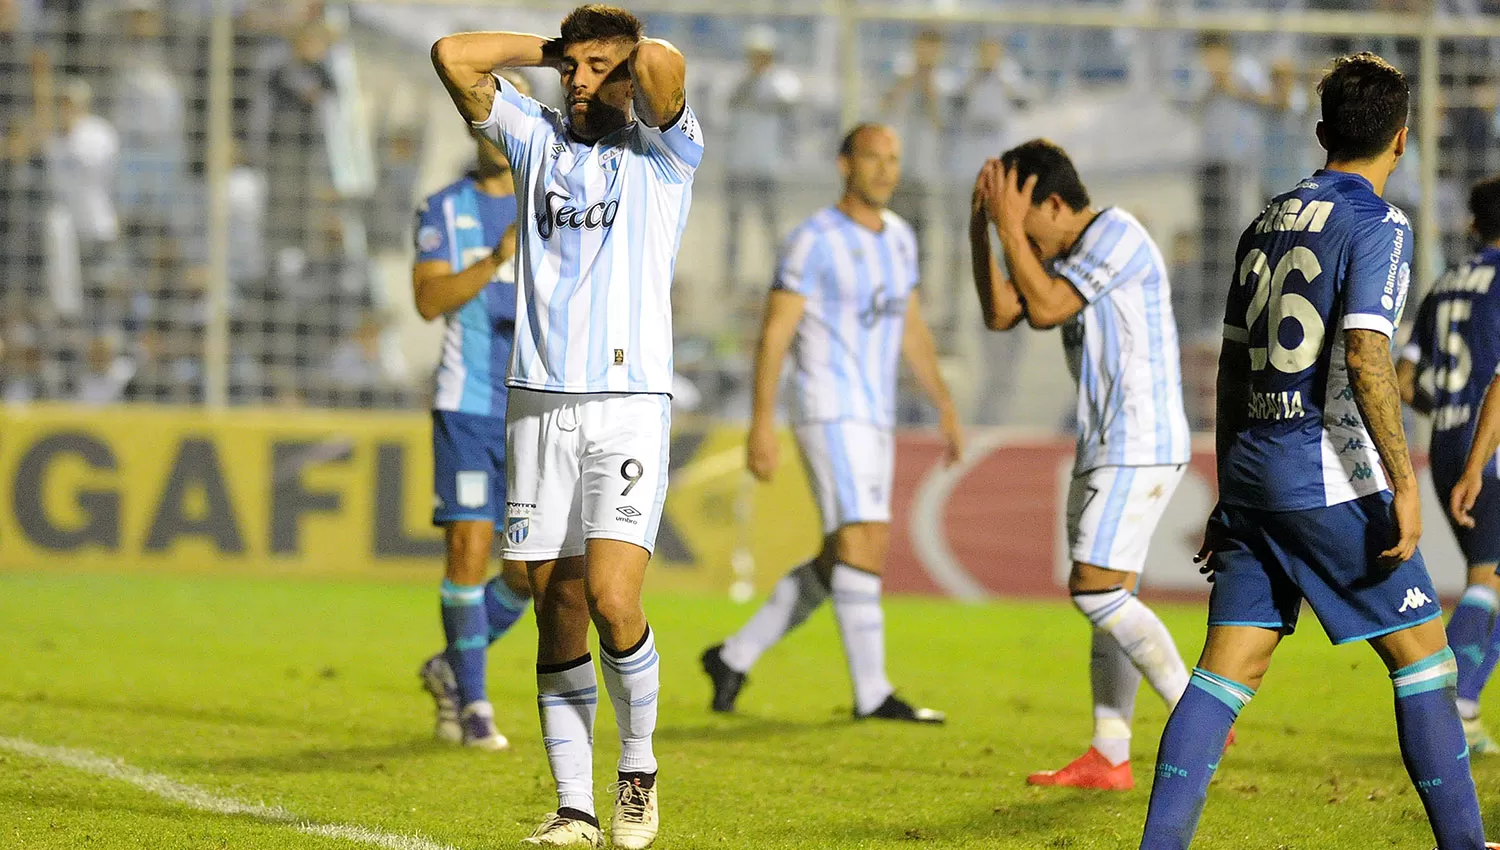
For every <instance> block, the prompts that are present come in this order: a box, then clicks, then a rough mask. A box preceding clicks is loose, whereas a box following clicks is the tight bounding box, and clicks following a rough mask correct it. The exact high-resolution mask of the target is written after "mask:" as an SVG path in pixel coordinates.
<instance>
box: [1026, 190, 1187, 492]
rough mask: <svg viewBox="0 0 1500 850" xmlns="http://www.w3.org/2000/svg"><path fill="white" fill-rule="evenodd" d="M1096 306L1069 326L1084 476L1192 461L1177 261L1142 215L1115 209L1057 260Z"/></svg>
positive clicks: (1055, 268) (1058, 271)
mask: <svg viewBox="0 0 1500 850" xmlns="http://www.w3.org/2000/svg"><path fill="white" fill-rule="evenodd" d="M1052 273H1053V274H1055V275H1057V276H1059V277H1062V278H1063V279H1065V280H1067V281H1068V282H1069V283H1071V284H1073V286H1074V288H1076V289H1077V290H1078V294H1080V295H1082V296H1083V300H1084V301H1085V302H1087V304H1088V306H1086V307H1084V308H1083V310H1082V311H1080V312H1079V313H1078V315H1076V316H1074V317H1073V318H1072V319H1070V320H1069V321H1068V322H1067V324H1065V325H1063V329H1062V330H1063V348H1064V350H1065V351H1066V352H1067V356H1068V368H1069V369H1070V370H1071V371H1072V373H1073V379H1074V380H1076V381H1077V382H1078V457H1077V461H1076V466H1075V473H1076V472H1087V471H1088V470H1090V469H1094V468H1095V467H1100V466H1158V465H1163V464H1178V463H1187V461H1188V457H1189V455H1190V453H1191V450H1192V446H1191V437H1190V434H1189V431H1188V421H1187V414H1186V413H1185V412H1184V411H1183V406H1182V356H1181V354H1180V353H1179V350H1178V344H1177V321H1176V320H1175V319H1174V318H1173V316H1172V288H1171V284H1170V283H1168V281H1167V267H1166V263H1165V262H1163V260H1162V256H1161V251H1159V250H1157V247H1156V243H1155V242H1154V241H1152V239H1151V234H1149V233H1147V232H1146V228H1144V227H1142V226H1141V223H1140V222H1139V221H1136V220H1135V217H1134V216H1132V215H1131V214H1130V213H1127V212H1125V211H1124V210H1120V209H1116V208H1114V207H1110V208H1108V209H1106V210H1104V211H1103V212H1101V213H1099V215H1098V216H1096V217H1095V218H1094V220H1093V221H1092V222H1090V223H1089V226H1088V227H1087V228H1085V229H1084V231H1083V234H1082V235H1081V236H1079V237H1078V242H1077V243H1076V244H1074V245H1073V247H1072V248H1071V249H1070V250H1069V251H1068V253H1066V254H1064V255H1063V256H1061V257H1059V258H1058V259H1057V260H1055V261H1054V262H1053V264H1052Z"/></svg>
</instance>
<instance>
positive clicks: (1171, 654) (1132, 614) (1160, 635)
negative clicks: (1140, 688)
mask: <svg viewBox="0 0 1500 850" xmlns="http://www.w3.org/2000/svg"><path fill="white" fill-rule="evenodd" d="M1073 604H1074V605H1075V606H1077V608H1078V610H1079V611H1082V612H1083V615H1084V616H1085V617H1088V618H1089V622H1091V623H1093V624H1094V628H1096V629H1102V630H1104V631H1106V632H1109V634H1110V636H1111V637H1113V638H1114V639H1115V640H1116V641H1118V642H1119V644H1120V649H1122V650H1124V652H1125V655H1126V657H1128V658H1129V659H1130V662H1131V663H1132V664H1134V665H1135V667H1136V669H1137V670H1140V671H1141V673H1142V674H1144V675H1145V677H1146V681H1148V682H1150V683H1151V687H1152V689H1153V690H1155V691H1156V693H1157V694H1158V695H1159V696H1161V698H1162V699H1163V700H1165V701H1166V703H1167V706H1168V707H1171V706H1175V705H1177V702H1178V700H1180V699H1182V693H1183V691H1186V690H1187V685H1188V670H1187V665H1186V664H1183V663H1182V655H1181V654H1180V653H1178V651H1177V644H1176V643H1175V642H1173V640H1172V634H1171V632H1168V631H1167V627H1166V626H1165V625H1164V624H1163V623H1162V621H1161V618H1160V617H1158V616H1156V612H1154V611H1152V610H1151V609H1150V608H1147V607H1146V605H1145V603H1143V602H1141V600H1139V599H1137V598H1136V597H1135V595H1134V594H1132V593H1131V592H1130V591H1128V590H1126V589H1125V588H1123V587H1117V588H1114V589H1112V590H1101V591H1098V592H1093V593H1075V594H1073Z"/></svg>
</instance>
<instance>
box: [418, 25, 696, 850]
mask: <svg viewBox="0 0 1500 850" xmlns="http://www.w3.org/2000/svg"><path fill="white" fill-rule="evenodd" d="M432 58H433V64H434V65H435V67H436V68H437V72H438V76H439V77H440V78H441V79H442V81H443V83H444V85H445V86H446V87H447V89H448V92H449V94H450V95H451V96H452V98H453V102H454V104H455V105H456V106H457V107H458V110H459V112H460V113H462V114H463V115H464V117H465V118H467V119H469V121H470V122H471V123H472V124H473V126H474V127H475V128H476V129H478V130H479V131H480V132H481V133H482V134H483V135H484V136H485V137H486V138H488V139H490V140H491V141H493V142H495V143H496V144H498V145H499V146H500V148H501V150H502V151H504V153H505V155H506V157H507V159H509V161H510V163H511V165H512V166H513V168H514V173H515V180H516V196H517V198H518V204H519V210H518V220H519V222H520V225H519V232H518V239H517V242H518V254H517V257H518V260H517V278H518V282H519V294H518V300H517V310H516V332H515V344H514V347H513V350H512V356H511V360H510V366H509V370H508V378H507V384H508V385H509V386H510V407H509V411H508V417H507V428H506V442H507V446H508V452H509V458H508V461H509V462H508V465H507V469H508V473H509V474H508V479H509V480H508V491H509V493H508V497H507V498H508V502H507V505H506V516H505V556H506V558H508V559H512V560H516V561H521V562H524V563H525V564H526V567H527V571H528V574H529V576H530V583H531V590H532V594H533V598H534V599H535V600H536V618H537V631H538V646H537V668H536V669H537V689H538V695H537V705H538V709H539V711H540V714H541V725H542V739H543V743H544V745H545V746H546V750H547V759H548V762H549V764H550V766H551V769H552V776H553V779H554V780H555V782H556V785H557V796H558V807H557V810H556V812H554V813H553V814H551V815H549V816H548V817H547V819H546V820H545V821H544V822H543V823H542V824H541V826H539V827H538V828H537V829H536V831H535V832H534V833H533V834H532V835H531V837H529V838H527V839H526V841H527V842H528V843H531V844H538V845H544V846H550V847H564V846H581V847H599V846H602V845H603V841H604V839H603V835H602V832H601V830H600V827H599V821H598V817H597V815H596V814H595V812H594V791H593V728H594V716H595V714H596V712H597V708H598V684H597V679H596V674H595V668H594V660H593V657H592V655H591V654H590V653H589V641H588V633H589V626H590V623H592V624H593V626H594V627H595V628H596V629H597V630H598V632H599V644H600V649H601V651H602V659H601V660H602V661H603V668H604V670H603V675H604V684H605V686H606V689H607V690H608V692H609V696H610V699H611V701H612V702H613V703H614V708H615V717H616V723H617V727H618V732H619V736H620V761H619V766H618V779H619V781H618V782H617V783H615V784H614V785H613V786H612V787H611V791H612V792H613V794H614V796H615V801H614V803H615V805H614V813H613V816H612V818H611V829H610V832H611V836H610V838H611V841H612V843H613V844H614V846H616V847H625V848H643V847H646V846H649V845H650V844H651V843H652V842H653V841H654V840H655V838H656V834H657V831H658V827H659V813H658V807H657V784H656V778H657V761H656V756H655V753H654V751H653V748H652V736H653V734H654V732H655V729H656V717H657V706H658V691H659V688H660V665H659V658H658V655H657V652H656V643H655V639H654V636H653V634H652V630H651V627H650V625H649V624H648V623H647V620H646V614H645V611H644V609H643V608H642V605H641V585H642V582H643V581H644V579H645V573H646V565H647V562H648V561H649V560H650V556H651V551H652V549H653V547H654V546H655V541H656V533H657V529H658V526H659V524H660V522H661V516H662V506H663V502H664V500H665V497H666V487H667V465H668V453H669V440H670V434H669V431H670V425H671V407H670V401H671V398H670V396H671V392H672V310H671V294H670V293H671V284H672V275H673V267H674V265H675V263H676V258H677V250H678V247H679V245H680V243H681V238H682V230H683V227H684V226H685V224H686V222H687V214H688V209H689V207H690V204H691V199H692V186H693V177H694V174H695V172H696V171H697V168H698V164H699V162H700V160H701V159H702V157H703V143H702V138H703V136H702V131H701V129H700V128H699V127H698V122H697V119H696V118H695V117H694V115H693V111H692V110H691V109H690V108H688V106H687V104H686V96H685V88H684V86H685V77H686V64H685V62H684V60H683V57H682V54H681V53H679V52H678V51H677V49H676V48H674V47H673V46H672V45H670V44H668V43H666V42H664V41H660V40H658V39H651V38H644V37H643V36H642V33H641V23H640V21H639V20H638V19H636V17H635V16H633V15H631V14H630V13H629V12H627V11H625V10H624V9H620V8H616V7H613V6H604V5H588V6H580V7H578V8H577V9H574V10H573V11H572V12H571V13H569V14H568V16H567V17H566V18H565V19H564V20H563V21H562V25H561V27H560V35H559V37H557V38H545V37H542V36H536V35H526V34H522V33H513V32H480V33H460V34H458V35H453V36H448V37H446V38H443V39H440V40H439V41H438V42H437V43H436V44H435V45H434V46H433V50H432ZM511 67H548V68H553V69H555V70H556V71H557V73H558V75H559V76H560V77H561V80H562V86H563V91H564V94H565V97H566V113H559V112H557V111H554V110H552V109H550V108H548V107H546V106H543V105H542V104H541V103H538V102H537V101H536V100H533V99H532V98H530V97H528V96H526V95H524V94H522V93H521V92H520V91H518V90H517V89H516V87H515V86H514V85H512V84H511V83H510V82H508V81H507V80H505V79H504V78H503V77H501V76H499V75H497V74H496V73H495V72H496V71H497V70H499V69H503V68H511Z"/></svg>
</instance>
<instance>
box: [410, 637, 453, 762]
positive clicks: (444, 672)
mask: <svg viewBox="0 0 1500 850" xmlns="http://www.w3.org/2000/svg"><path fill="white" fill-rule="evenodd" d="M417 675H418V676H419V677H421V679H422V688H423V689H424V690H426V691H427V693H428V694H429V695H430V696H431V697H432V701H433V702H434V703H436V705H437V723H436V725H435V726H434V727H433V730H432V736H433V737H434V738H437V739H438V740H439V741H445V742H447V743H449V744H457V743H459V742H460V741H462V740H463V738H464V730H463V727H462V726H460V725H459V723H458V680H457V679H455V678H453V668H452V667H450V666H448V659H446V658H444V657H443V654H442V653H441V652H440V653H438V654H437V655H434V656H432V657H431V658H429V659H427V663H425V664H423V665H422V669H421V670H419V671H417Z"/></svg>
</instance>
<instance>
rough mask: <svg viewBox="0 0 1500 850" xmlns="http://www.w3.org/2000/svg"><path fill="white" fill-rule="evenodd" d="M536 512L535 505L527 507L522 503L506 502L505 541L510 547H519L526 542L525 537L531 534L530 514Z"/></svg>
mask: <svg viewBox="0 0 1500 850" xmlns="http://www.w3.org/2000/svg"><path fill="white" fill-rule="evenodd" d="M534 510H536V505H528V504H526V503H524V502H507V503H506V505H505V539H506V540H509V541H510V545H512V546H520V545H521V544H522V543H524V542H526V535H528V534H530V533H531V512H532V511H534Z"/></svg>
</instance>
